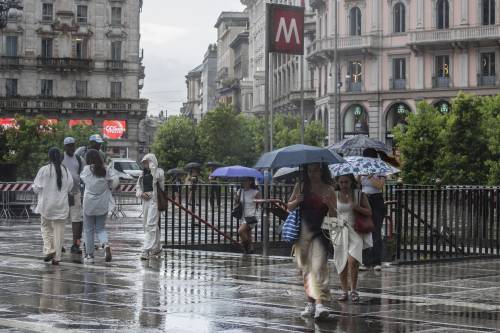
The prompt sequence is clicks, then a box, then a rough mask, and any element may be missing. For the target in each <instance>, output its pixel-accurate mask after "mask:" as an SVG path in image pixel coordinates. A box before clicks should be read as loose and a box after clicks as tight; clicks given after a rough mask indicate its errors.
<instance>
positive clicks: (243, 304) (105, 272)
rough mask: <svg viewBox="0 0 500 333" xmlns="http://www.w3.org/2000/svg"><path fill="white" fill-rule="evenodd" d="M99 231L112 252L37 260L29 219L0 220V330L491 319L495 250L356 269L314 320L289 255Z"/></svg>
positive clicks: (431, 324) (390, 324)
mask: <svg viewBox="0 0 500 333" xmlns="http://www.w3.org/2000/svg"><path fill="white" fill-rule="evenodd" d="M109 232H110V238H111V242H112V248H113V262H111V263H105V262H104V253H102V252H103V251H102V250H101V251H98V252H100V253H98V256H97V259H96V264H95V265H94V266H84V265H82V264H81V263H79V259H78V258H72V257H71V255H70V254H65V256H64V257H63V262H62V263H61V265H60V266H59V267H57V266H52V265H49V264H46V263H44V262H43V261H42V260H41V253H40V252H41V237H40V229H39V222H38V221H31V222H26V221H24V222H19V221H16V222H13V221H11V222H0V235H1V238H0V333H3V332H67V331H75V332H101V331H118V332H160V331H164V332H180V333H183V332H196V333H202V332H231V333H232V332H346V333H347V332H359V333H361V332H454V333H455V332H497V331H500V318H499V315H500V283H499V282H500V260H488V261H485V260H483V261H469V262H455V263H441V264H432V265H419V266H401V267H395V266H391V267H386V268H385V269H384V270H383V271H382V272H365V273H362V274H361V279H360V290H361V296H362V301H361V303H360V304H357V305H355V304H351V303H338V302H332V303H331V304H330V307H331V309H332V315H331V318H330V320H328V321H324V322H317V323H315V322H314V321H312V320H307V319H303V318H300V317H299V316H298V313H299V312H300V311H301V309H302V308H303V306H304V296H303V291H302V287H301V285H300V279H299V276H298V273H297V271H296V269H295V266H294V264H293V262H292V260H291V259H290V258H284V257H273V258H268V259H264V258H261V257H260V256H259V255H251V256H242V255H240V254H231V253H213V252H212V253H210V252H202V251H187V250H166V251H165V253H164V256H163V257H162V258H161V259H158V260H151V261H149V262H143V261H140V260H139V253H140V240H141V224H140V222H139V220H138V219H125V220H120V221H110V224H109ZM70 238H71V230H70V226H69V225H68V227H67V230H66V239H67V240H69V239H70ZM69 245H70V244H66V247H69ZM331 288H332V292H333V293H334V294H336V293H338V280H337V277H336V273H335V271H334V268H333V265H332V266H331Z"/></svg>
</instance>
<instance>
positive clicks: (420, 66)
mask: <svg viewBox="0 0 500 333" xmlns="http://www.w3.org/2000/svg"><path fill="white" fill-rule="evenodd" d="M415 59H416V61H417V77H416V87H415V89H424V73H425V68H424V67H425V66H424V57H423V55H420V56H417V57H415ZM410 88H411V80H410Z"/></svg>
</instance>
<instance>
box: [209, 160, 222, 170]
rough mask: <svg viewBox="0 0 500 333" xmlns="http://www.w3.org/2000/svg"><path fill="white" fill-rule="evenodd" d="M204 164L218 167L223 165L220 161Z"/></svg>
mask: <svg viewBox="0 0 500 333" xmlns="http://www.w3.org/2000/svg"><path fill="white" fill-rule="evenodd" d="M205 165H206V166H207V167H209V168H215V169H217V168H220V167H223V166H224V163H220V162H207V163H205Z"/></svg>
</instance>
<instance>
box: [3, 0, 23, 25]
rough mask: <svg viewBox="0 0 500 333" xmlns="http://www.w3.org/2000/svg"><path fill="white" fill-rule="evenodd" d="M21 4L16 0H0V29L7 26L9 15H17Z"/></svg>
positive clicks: (21, 7)
mask: <svg viewBox="0 0 500 333" xmlns="http://www.w3.org/2000/svg"><path fill="white" fill-rule="evenodd" d="M21 10H23V6H21V5H20V4H19V1H17V0H0V29H3V28H5V27H6V26H7V21H8V19H9V15H18V14H19V13H18V11H21Z"/></svg>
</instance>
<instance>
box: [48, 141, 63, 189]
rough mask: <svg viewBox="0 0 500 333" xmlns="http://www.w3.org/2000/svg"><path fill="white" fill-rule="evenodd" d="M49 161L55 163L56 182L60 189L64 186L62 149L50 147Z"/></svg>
mask: <svg viewBox="0 0 500 333" xmlns="http://www.w3.org/2000/svg"><path fill="white" fill-rule="evenodd" d="M49 161H50V163H51V164H52V165H54V169H55V170H56V184H57V189H58V190H59V191H60V190H61V187H62V170H61V161H62V159H61V151H60V150H59V149H57V148H55V147H52V148H50V149H49Z"/></svg>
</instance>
